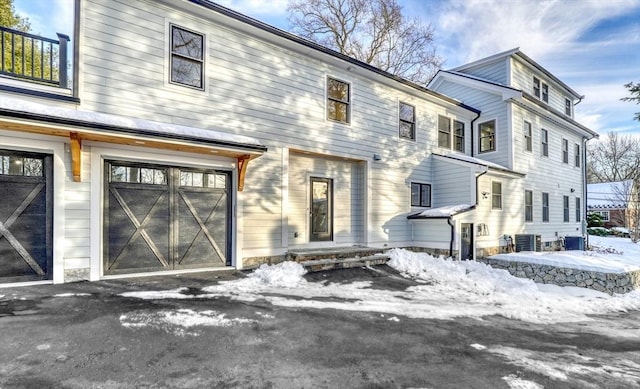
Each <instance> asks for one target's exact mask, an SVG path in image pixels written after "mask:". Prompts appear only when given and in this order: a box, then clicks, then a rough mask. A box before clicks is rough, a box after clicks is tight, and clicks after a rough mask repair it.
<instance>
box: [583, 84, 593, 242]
mask: <svg viewBox="0 0 640 389" xmlns="http://www.w3.org/2000/svg"><path fill="white" fill-rule="evenodd" d="M583 97H584V96H583ZM593 138H595V137H591V138H587V137H586V136H585V137H582V177H583V180H582V193H583V196H584V198H583V199H582V201H583V203H584V205H583V207H584V210H583V211H582V236H586V241H585V242H584V248H585V250H586V249H587V247H589V234H588V233H587V196H588V193H587V188H588V187H587V142H588V141H590V140H591V139H593Z"/></svg>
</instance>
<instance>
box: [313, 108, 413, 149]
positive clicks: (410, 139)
mask: <svg viewBox="0 0 640 389" xmlns="http://www.w3.org/2000/svg"><path fill="white" fill-rule="evenodd" d="M325 102H326V100H325ZM402 104H404V105H408V106H411V107H413V139H412V138H406V137H404V136H400V123H401V122H402V120H400V106H401V105H402ZM397 107H398V115H397V116H398V138H399V139H402V140H406V141H409V142H416V141H417V139H418V115H416V106H415V105H414V104H409V103H407V102H406V101H402V100H398V105H397Z"/></svg>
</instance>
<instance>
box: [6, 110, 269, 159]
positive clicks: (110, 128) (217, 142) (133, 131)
mask: <svg viewBox="0 0 640 389" xmlns="http://www.w3.org/2000/svg"><path fill="white" fill-rule="evenodd" d="M2 116H4V117H9V118H15V119H21V120H32V121H36V122H44V123H48V124H51V123H53V124H57V125H63V126H72V127H83V128H90V129H92V130H102V131H105V135H106V134H107V133H109V132H111V133H116V134H118V133H119V134H126V135H133V136H140V135H142V136H148V137H150V138H156V139H168V140H174V141H186V142H191V143H199V144H202V145H207V146H218V147H230V148H236V149H241V150H247V151H252V152H258V153H265V152H266V151H267V147H266V146H263V145H259V144H244V143H239V142H234V141H230V140H222V139H205V138H202V137H198V136H189V135H186V134H171V133H162V132H159V131H152V130H147V129H138V128H128V127H123V126H118V125H113V124H106V123H96V122H92V121H89V120H83V119H75V118H61V117H56V116H50V115H44V114H38V113H31V112H21V111H14V110H8V109H2V108H0V117H2Z"/></svg>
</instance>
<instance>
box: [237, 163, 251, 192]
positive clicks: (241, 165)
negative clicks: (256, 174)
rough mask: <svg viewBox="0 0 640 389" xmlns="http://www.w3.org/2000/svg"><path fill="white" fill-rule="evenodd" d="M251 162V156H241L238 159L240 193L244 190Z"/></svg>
mask: <svg viewBox="0 0 640 389" xmlns="http://www.w3.org/2000/svg"><path fill="white" fill-rule="evenodd" d="M250 160H251V156H250V155H241V156H239V157H238V192H242V190H243V189H244V178H245V176H246V174H247V165H249V161H250Z"/></svg>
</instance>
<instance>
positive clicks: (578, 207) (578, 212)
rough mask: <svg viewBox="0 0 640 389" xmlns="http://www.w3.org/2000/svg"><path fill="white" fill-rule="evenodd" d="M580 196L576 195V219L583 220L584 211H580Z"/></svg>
mask: <svg viewBox="0 0 640 389" xmlns="http://www.w3.org/2000/svg"><path fill="white" fill-rule="evenodd" d="M580 211H581V210H580V197H576V221H577V222H579V221H582V216H581V215H582V212H580Z"/></svg>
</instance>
